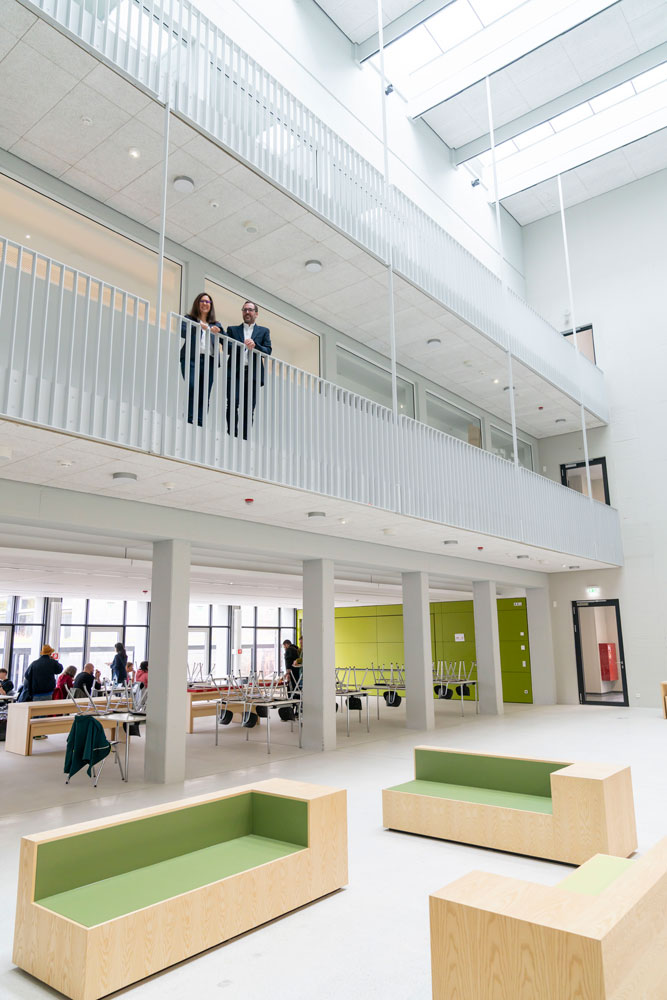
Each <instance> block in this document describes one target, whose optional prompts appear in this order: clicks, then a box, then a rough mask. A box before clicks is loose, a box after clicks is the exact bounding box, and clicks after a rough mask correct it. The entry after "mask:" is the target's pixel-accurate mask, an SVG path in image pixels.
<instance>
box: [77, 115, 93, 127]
mask: <svg viewBox="0 0 667 1000" xmlns="http://www.w3.org/2000/svg"><path fill="white" fill-rule="evenodd" d="M79 121H80V122H81V124H82V125H92V124H93V119H92V118H91V117H90V116H89V115H81V118H80V119H79Z"/></svg>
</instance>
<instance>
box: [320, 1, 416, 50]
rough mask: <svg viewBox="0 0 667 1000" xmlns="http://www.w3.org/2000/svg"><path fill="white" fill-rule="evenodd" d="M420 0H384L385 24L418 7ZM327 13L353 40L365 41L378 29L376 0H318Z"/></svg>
mask: <svg viewBox="0 0 667 1000" xmlns="http://www.w3.org/2000/svg"><path fill="white" fill-rule="evenodd" d="M417 3H418V0H383V3H382V14H383V24H384V25H385V26H386V25H387V24H389V22H390V21H394V20H395V19H396V18H397V17H400V16H401V14H405V13H406V12H407V11H409V10H411V9H412V8H413V7H416V6H417ZM317 6H318V7H321V8H322V10H323V11H324V12H325V14H328V16H329V17H330V18H331V20H332V21H333V22H334V24H337V25H338V27H339V28H340V30H341V31H342V32H344V33H345V34H346V35H347V37H348V38H349V39H350V41H352V42H363V41H365V40H366V39H367V38H369V37H370V35H374V34H375V32H376V31H377V30H378V5H377V2H376V0H317Z"/></svg>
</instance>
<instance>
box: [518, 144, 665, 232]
mask: <svg viewBox="0 0 667 1000" xmlns="http://www.w3.org/2000/svg"><path fill="white" fill-rule="evenodd" d="M665 168H667V129H661V130H660V131H659V132H654V133H653V134H652V135H648V136H645V137H644V138H643V139H638V140H637V141H636V142H632V143H630V144H629V145H628V146H623V147H622V148H621V149H615V150H613V152H611V153H606V154H605V155H604V156H599V157H597V159H595V160H590V161H589V162H588V163H583V164H582V165H581V166H580V167H575V168H574V170H568V171H567V173H564V174H562V177H561V180H562V186H563V202H564V204H565V207H566V208H570V207H571V206H572V205H579V204H581V202H583V201H587V200H588V199H589V198H593V197H595V196H597V195H600V194H604V193H605V192H606V191H612V190H614V189H615V188H618V187H621V185H623V184H630V183H632V181H635V180H638V179H639V178H640V177H647V176H648V175H649V174H653V173H656V172H657V171H659V170H664V169H665ZM503 205H504V207H505V208H506V209H507V211H508V212H509V213H510V214H511V215H513V216H514V218H515V219H516V220H517V222H519V223H520V224H521V225H522V226H527V225H529V224H530V223H531V222H536V221H537V220H538V219H543V218H545V217H546V216H547V215H553V214H554V212H558V211H559V203H558V188H557V183H556V180H555V178H550V179H549V180H547V181H543V182H542V183H541V184H536V185H535V186H534V187H530V188H526V190H525V191H519V192H518V194H513V195H510V197H509V198H505V199H503Z"/></svg>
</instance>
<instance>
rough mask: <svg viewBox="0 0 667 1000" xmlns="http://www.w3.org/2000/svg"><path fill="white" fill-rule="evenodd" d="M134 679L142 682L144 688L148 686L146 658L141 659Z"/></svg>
mask: <svg viewBox="0 0 667 1000" xmlns="http://www.w3.org/2000/svg"><path fill="white" fill-rule="evenodd" d="M134 680H135V682H136V683H137V684H143V686H144V687H145V688H147V687H148V660H142V661H141V663H140V664H139V669H138V670H137V672H136V674H135V675H134Z"/></svg>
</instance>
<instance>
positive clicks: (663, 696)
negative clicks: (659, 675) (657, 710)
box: [660, 681, 667, 719]
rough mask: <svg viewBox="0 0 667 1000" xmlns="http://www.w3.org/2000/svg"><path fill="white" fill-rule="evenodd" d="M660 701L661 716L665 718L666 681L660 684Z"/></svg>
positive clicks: (666, 703)
mask: <svg viewBox="0 0 667 1000" xmlns="http://www.w3.org/2000/svg"><path fill="white" fill-rule="evenodd" d="M660 701H661V702H662V717H663V719H667V682H665V681H663V683H662V684H661V685H660Z"/></svg>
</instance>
